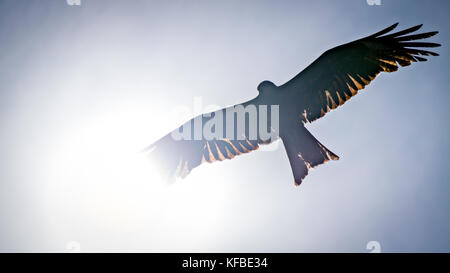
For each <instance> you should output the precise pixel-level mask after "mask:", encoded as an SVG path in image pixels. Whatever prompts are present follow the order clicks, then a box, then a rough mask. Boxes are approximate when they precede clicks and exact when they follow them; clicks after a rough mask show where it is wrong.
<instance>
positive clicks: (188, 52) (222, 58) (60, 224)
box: [0, 0, 450, 252]
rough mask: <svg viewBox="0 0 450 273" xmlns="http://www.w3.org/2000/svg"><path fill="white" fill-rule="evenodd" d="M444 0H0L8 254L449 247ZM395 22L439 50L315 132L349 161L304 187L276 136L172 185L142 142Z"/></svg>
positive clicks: (0, 185)
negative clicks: (418, 31)
mask: <svg viewBox="0 0 450 273" xmlns="http://www.w3.org/2000/svg"><path fill="white" fill-rule="evenodd" d="M449 7H450V3H449V2H448V1H437V0H436V1H408V0H397V1H387V0H381V5H368V4H367V2H366V1H363V0H344V1H325V0H320V1H299V0H296V1H263V0H254V1H253V0H247V1H232V0H230V1H206V0H203V1H194V0H184V1H177V0H172V1H150V0H147V1H144V0H127V1H125V0H108V1H106V0H81V5H79V6H76V5H68V4H67V3H66V1H65V0H48V1H37V0H36V1H33V0H1V1H0V41H1V43H0V84H1V89H0V151H2V152H1V153H0V251H1V252H10V251H16V252H30V251H31V252H68V251H69V252H70V251H82V252H83V251H84V252H116V251H125V252H161V251H164V252H369V251H370V250H368V249H367V245H368V243H369V242H371V241H375V242H377V243H376V244H377V245H378V246H379V250H381V251H382V252H449V251H450V232H449V230H450V201H449V200H450V199H449V198H448V195H449V193H450V183H449V182H450V181H449V178H448V169H449V163H448V153H449V152H450V145H449V144H450V141H449V133H450V122H449V121H450V109H449V108H448V107H447V104H448V102H449V101H450V92H449V90H448V88H449V86H450V78H449V77H448V68H449V67H450V66H449V65H450V64H449V62H448V60H449V53H450V52H449V49H448V48H449V47H448V46H447V45H449V44H450V33H449V31H448V25H450V24H449V20H450V19H449V17H448V11H449ZM395 22H399V23H400V24H399V28H400V29H403V28H407V27H411V26H414V25H417V24H424V26H423V28H422V30H423V31H434V30H438V31H440V33H439V35H437V36H435V37H433V38H432V39H430V41H433V42H437V43H441V44H442V45H443V46H442V47H440V48H437V49H436V52H438V53H440V55H441V56H439V57H434V58H430V60H429V61H428V62H425V63H414V64H413V65H411V66H409V67H405V68H402V69H400V70H399V71H398V72H395V73H391V74H382V75H381V76H379V77H377V79H376V80H375V81H373V82H372V83H371V84H370V85H369V86H368V87H366V88H365V89H364V90H363V91H361V92H360V93H359V94H358V95H357V96H355V97H354V98H352V99H351V100H350V101H349V102H347V103H346V104H345V106H343V107H339V108H338V109H337V110H334V111H332V112H331V113H328V114H327V115H326V116H325V117H324V118H321V119H320V120H318V121H315V122H314V123H312V124H308V125H307V128H308V130H310V131H311V132H312V134H313V135H314V136H315V137H316V138H317V139H318V140H319V141H320V142H321V143H322V144H324V145H325V146H326V147H328V148H329V149H330V150H332V151H333V152H334V153H336V154H337V155H339V156H340V160H339V161H333V162H329V163H326V164H324V165H321V166H319V167H317V168H315V169H314V170H312V171H311V172H310V174H309V175H308V176H307V177H306V179H305V180H304V182H303V184H302V185H301V186H300V187H295V186H294V181H293V178H292V174H291V169H290V166H289V161H288V159H287V156H286V153H285V151H284V149H283V147H282V145H280V142H277V143H274V144H272V145H270V146H269V147H266V148H265V149H263V150H262V151H256V152H252V153H250V154H247V155H243V156H240V157H237V158H235V159H233V160H227V161H224V162H220V163H214V164H204V165H202V166H200V167H198V168H196V169H195V170H193V171H192V173H191V174H190V175H189V176H188V177H187V178H186V179H183V180H179V181H177V182H176V183H175V184H172V185H166V184H164V183H163V182H161V181H160V180H159V179H158V176H157V175H156V172H157V170H154V169H152V166H151V165H150V164H149V162H148V160H147V158H146V157H145V155H143V154H142V153H141V152H140V151H141V149H142V148H144V147H146V146H148V145H149V144H151V143H152V142H154V141H156V140H157V139H158V138H159V137H161V136H163V135H164V134H166V133H168V132H169V131H171V130H173V129H174V128H176V127H177V126H179V125H181V124H182V123H183V122H184V121H186V120H187V119H189V118H191V117H192V116H189V115H187V116H179V115H178V116H177V115H175V114H174V111H173V110H174V109H179V107H184V108H186V107H187V108H189V109H193V108H194V105H195V102H197V103H198V102H201V104H202V106H203V107H204V108H205V109H206V108H208V107H211V106H215V107H219V106H221V107H224V106H229V105H233V104H236V103H241V102H243V101H246V100H249V99H252V98H254V97H255V96H256V95H257V90H256V87H257V85H258V83H260V82H261V81H263V80H270V81H273V82H274V83H275V84H277V85H280V84H283V83H284V82H286V81H288V80H289V79H291V78H292V77H293V76H295V75H296V74H297V73H298V72H300V71H301V70H302V69H303V68H305V67H306V66H307V65H308V64H310V63H311V62H312V61H314V60H315V59H316V58H317V57H318V56H319V55H320V54H321V53H323V52H324V51H325V50H327V49H329V48H331V47H334V46H337V45H339V44H343V43H346V42H350V41H352V40H354V39H358V38H361V37H364V36H367V35H370V34H373V33H375V32H377V31H379V30H381V29H383V28H385V27H387V26H390V25H391V24H393V23H395Z"/></svg>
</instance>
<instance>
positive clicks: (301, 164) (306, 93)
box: [147, 23, 440, 185]
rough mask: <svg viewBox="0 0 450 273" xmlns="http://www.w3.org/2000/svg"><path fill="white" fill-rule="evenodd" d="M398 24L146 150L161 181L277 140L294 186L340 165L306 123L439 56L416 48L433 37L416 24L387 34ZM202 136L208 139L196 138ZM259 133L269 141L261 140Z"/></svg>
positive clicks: (327, 55) (332, 53)
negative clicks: (378, 81)
mask: <svg viewBox="0 0 450 273" xmlns="http://www.w3.org/2000/svg"><path fill="white" fill-rule="evenodd" d="M397 25H398V23H396V24H394V25H392V26H390V27H388V28H386V29H383V30H381V31H379V32H377V33H375V34H373V35H370V36H367V37H365V38H362V39H359V40H355V41H353V42H350V43H347V44H343V45H340V46H337V47H334V48H332V49H330V50H327V51H326V52H325V53H323V54H322V55H321V56H320V57H319V58H317V59H316V60H315V61H314V62H313V63H312V64H310V65H309V66H308V67H307V68H306V69H304V70H303V71H301V72H300V73H299V74H297V75H296V76H295V77H294V78H292V79H291V80H289V81H288V82H286V83H285V84H282V85H280V86H276V85H275V84H274V83H272V82H270V81H263V82H261V83H260V84H259V85H258V87H257V90H258V96H257V97H255V98H254V99H252V100H250V101H247V102H244V103H242V104H238V105H234V106H230V107H227V108H224V109H221V110H218V111H215V112H211V113H207V114H203V115H199V116H197V117H195V118H193V119H191V120H189V121H188V122H186V123H185V124H183V125H182V126H180V127H179V128H177V129H175V130H174V131H172V132H171V133H169V134H167V135H165V136H164V137H162V138H161V139H160V140H158V141H156V142H155V143H154V144H152V145H150V146H149V147H148V148H147V151H149V152H150V155H151V157H152V158H154V159H156V160H155V161H154V162H156V164H157V165H159V169H160V170H161V171H162V173H163V176H164V177H166V178H168V179H169V180H172V179H173V178H175V177H182V178H184V177H185V176H186V175H187V174H189V172H190V171H191V170H192V169H194V168H195V167H197V166H199V165H200V164H202V163H203V162H215V161H222V160H225V159H232V158H233V157H235V156H237V155H240V154H243V153H248V152H250V151H253V150H256V149H258V147H259V145H264V144H268V143H271V142H273V141H275V140H277V139H279V138H281V139H282V141H283V144H284V148H285V149H286V153H287V156H288V159H289V162H290V165H291V169H292V174H293V177H294V182H295V185H300V184H301V183H302V181H303V179H304V178H305V177H306V175H307V174H308V171H309V170H310V169H311V168H314V167H316V166H318V165H320V164H322V163H325V162H327V161H329V160H337V159H339V157H338V156H337V155H336V154H334V153H333V152H331V151H330V150H329V149H327V148H326V147H325V146H324V145H323V144H321V143H320V142H319V141H318V140H317V139H316V138H315V137H314V136H313V135H312V134H311V133H310V132H309V131H308V130H307V129H306V128H305V126H304V124H305V123H308V122H313V121H315V120H317V119H318V118H321V117H323V116H324V115H325V114H326V113H328V112H329V111H331V110H332V109H335V108H337V107H338V106H341V105H343V104H344V103H345V102H346V101H348V100H349V99H350V98H351V97H353V96H355V95H356V94H357V93H358V91H359V90H361V89H363V88H364V87H365V86H366V85H368V84H369V83H370V82H371V81H372V80H374V79H375V77H376V76H377V75H378V74H379V73H380V72H394V71H397V70H398V68H399V66H402V67H403V66H408V65H410V64H411V63H412V62H423V61H426V60H427V59H426V58H424V57H423V56H438V54H437V53H434V52H431V51H427V50H424V49H422V48H429V47H438V46H440V44H437V43H429V42H416V40H421V39H425V38H429V37H431V36H434V35H435V34H437V33H438V32H437V31H433V32H425V33H419V34H412V33H413V32H415V31H417V30H419V29H420V28H421V26H422V25H418V26H414V27H411V28H408V29H405V30H402V31H399V32H395V33H390V32H391V31H392V30H393V29H395V28H396V27H397ZM274 105H275V106H278V108H273V107H266V108H267V111H266V112H264V113H263V114H261V112H260V111H258V109H261V107H264V106H274ZM239 107H240V108H239ZM237 108H239V109H242V108H243V109H244V112H243V113H244V114H242V113H241V114H239V113H237V112H236V109H237ZM249 109H250V110H249ZM255 109H256V110H255ZM263 109H265V108H263ZM233 110H234V111H235V112H234V113H233ZM230 112H231V113H232V114H231V115H230V114H229V113H230ZM252 114H253V115H252ZM274 114H278V115H274ZM274 117H275V118H274ZM213 120H214V121H213ZM217 121H221V122H217ZM199 124H200V125H199ZM239 124H241V125H239ZM242 124H243V125H242ZM196 125H198V126H197V128H196ZM199 126H200V127H199ZM240 126H241V127H240ZM193 128H194V129H193ZM205 129H207V130H205ZM208 130H209V131H208ZM205 131H207V132H211V134H210V135H212V137H211V136H208V137H206V136H205V135H202V134H201V133H202V132H205ZM199 132H200V134H199ZM255 132H256V133H255ZM264 132H265V133H270V134H271V137H270V138H267V134H264V136H263V133H264ZM181 135H183V136H184V137H180V136H181ZM255 168H256V167H255Z"/></svg>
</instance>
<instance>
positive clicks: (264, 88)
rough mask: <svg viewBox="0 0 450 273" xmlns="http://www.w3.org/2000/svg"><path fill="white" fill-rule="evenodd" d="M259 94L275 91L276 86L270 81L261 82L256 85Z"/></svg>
mask: <svg viewBox="0 0 450 273" xmlns="http://www.w3.org/2000/svg"><path fill="white" fill-rule="evenodd" d="M257 89H258V92H259V94H263V93H269V92H273V91H275V90H276V89H277V86H276V85H275V84H274V83H273V82H271V81H263V82H261V83H260V84H259V85H258V88H257Z"/></svg>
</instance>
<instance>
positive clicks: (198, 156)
mask: <svg viewBox="0 0 450 273" xmlns="http://www.w3.org/2000/svg"><path fill="white" fill-rule="evenodd" d="M219 111H225V109H222V110H219ZM223 116H225V115H224V114H223ZM198 118H200V119H202V124H205V123H206V122H207V121H208V117H204V116H198V117H196V118H193V119H191V120H190V121H188V122H186V123H185V124H184V126H186V125H187V126H191V125H192V124H194V120H195V119H198ZM182 127H183V126H180V127H179V128H177V129H175V130H174V131H173V132H171V133H169V134H167V135H166V136H164V137H163V138H161V139H160V140H158V141H156V142H155V143H153V144H152V145H151V146H149V147H148V148H147V149H146V150H148V151H149V152H150V153H149V155H150V157H151V159H153V162H155V164H156V165H158V167H159V169H160V171H161V172H162V173H163V176H165V177H166V178H168V179H169V180H172V179H173V178H176V177H181V178H184V177H186V175H188V174H189V173H190V171H191V170H192V169H194V168H195V167H197V166H199V165H200V164H202V163H203V162H209V163H212V162H215V161H222V160H225V159H232V158H234V157H235V156H237V155H241V154H244V153H248V152H251V151H254V150H256V149H258V147H259V145H260V144H266V143H268V142H267V141H262V140H260V139H257V140H250V139H249V138H248V137H247V136H244V137H243V138H244V139H236V140H232V139H227V138H218V139H211V140H206V139H204V138H202V139H200V140H195V139H193V138H191V139H188V140H186V139H176V138H174V137H173V133H174V132H180V131H182V129H181V128H182ZM180 129H181V130H180Z"/></svg>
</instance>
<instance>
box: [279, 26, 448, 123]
mask: <svg viewBox="0 0 450 273" xmlns="http://www.w3.org/2000/svg"><path fill="white" fill-rule="evenodd" d="M397 24H398V23H397ZM397 24H394V25H392V26H390V27H388V28H386V29H384V30H382V31H380V32H377V33H375V34H373V35H370V36H368V37H365V38H362V39H359V40H356V41H353V42H350V43H347V44H344V45H340V46H337V47H335V48H332V49H330V50H328V51H326V52H325V53H323V54H322V55H321V56H320V57H319V58H318V59H316V60H315V61H314V62H313V63H312V64H311V65H309V66H308V67H307V68H306V69H305V70H303V71H302V72H300V73H299V74H298V75H297V76H295V77H294V78H293V79H291V80H290V81H288V82H287V83H285V84H283V85H282V86H280V88H282V89H284V90H286V91H288V92H292V95H293V99H295V100H298V101H299V102H301V103H302V104H301V105H302V107H303V109H301V110H302V112H303V117H302V118H303V121H304V122H311V121H313V120H316V119H318V118H320V117H322V116H324V115H325V114H326V113H327V112H329V111H330V110H332V109H335V108H337V107H338V106H340V105H342V104H344V103H345V102H346V101H347V100H349V99H350V98H351V97H352V96H354V95H356V94H357V92H358V90H361V89H363V88H364V87H365V86H366V85H368V84H369V83H370V82H371V81H372V80H373V79H375V77H376V76H377V75H378V74H379V73H380V72H393V71H397V69H398V65H400V66H407V65H410V64H411V63H412V62H416V61H419V62H423V61H426V59H425V58H424V57H421V56H430V55H431V56H438V54H437V53H434V52H430V51H426V50H423V49H421V48H423V47H437V46H440V44H436V43H426V42H411V41H415V40H419V39H425V38H429V37H431V36H433V35H435V34H437V33H438V32H437V31H433V32H426V33H420V34H413V35H410V33H412V32H414V31H417V30H418V29H419V28H420V27H421V26H422V25H418V26H415V27H412V28H408V29H405V30H403V31H399V32H396V33H392V34H388V35H385V34H387V33H388V32H390V31H391V30H393V29H394V28H395V27H396V26H397Z"/></svg>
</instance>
